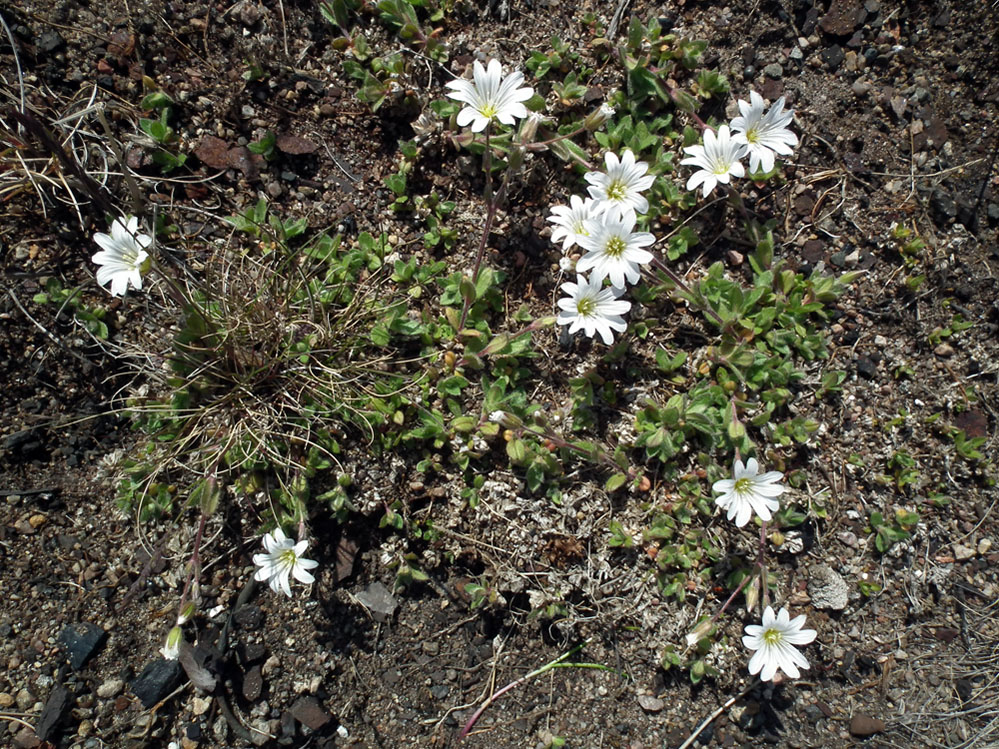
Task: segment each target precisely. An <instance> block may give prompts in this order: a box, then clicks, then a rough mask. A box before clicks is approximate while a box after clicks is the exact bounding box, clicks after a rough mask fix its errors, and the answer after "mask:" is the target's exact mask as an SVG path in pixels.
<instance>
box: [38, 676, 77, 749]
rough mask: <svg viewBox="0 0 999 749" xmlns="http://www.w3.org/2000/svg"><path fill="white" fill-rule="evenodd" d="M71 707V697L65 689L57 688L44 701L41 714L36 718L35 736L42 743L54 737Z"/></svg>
mask: <svg viewBox="0 0 999 749" xmlns="http://www.w3.org/2000/svg"><path fill="white" fill-rule="evenodd" d="M71 707H73V695H72V693H71V692H70V691H69V690H68V689H66V687H63V686H58V687H56V688H55V689H53V690H52V694H50V695H49V698H48V699H47V700H46V701H45V707H43V708H42V714H41V715H39V716H38V723H37V724H36V725H35V735H36V736H38V738H40V739H41V740H42V741H48V740H49V739H51V738H52V737H53V736H54V735H55V731H56V729H57V728H58V727H59V724H60V723H62V719H63V718H65V717H66V713H68V712H69V710H70V708H71Z"/></svg>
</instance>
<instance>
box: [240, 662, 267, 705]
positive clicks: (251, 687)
mask: <svg viewBox="0 0 999 749" xmlns="http://www.w3.org/2000/svg"><path fill="white" fill-rule="evenodd" d="M263 688H264V680H263V677H262V676H261V675H260V666H259V665H257V666H253V667H252V668H251V669H250V670H249V671H247V672H246V674H245V675H244V676H243V698H244V699H245V700H246V701H247V702H256V701H257V698H259V697H260V693H261V692H262V691H263Z"/></svg>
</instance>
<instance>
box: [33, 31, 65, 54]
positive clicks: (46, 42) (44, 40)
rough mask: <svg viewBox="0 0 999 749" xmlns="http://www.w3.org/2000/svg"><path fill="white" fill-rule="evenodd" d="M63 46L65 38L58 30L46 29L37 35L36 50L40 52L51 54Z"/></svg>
mask: <svg viewBox="0 0 999 749" xmlns="http://www.w3.org/2000/svg"><path fill="white" fill-rule="evenodd" d="M65 46H66V40H65V39H63V38H62V37H61V36H60V35H59V32H58V31H54V30H52V31H46V32H45V33H44V34H42V35H41V36H40V37H38V50H39V51H40V52H45V53H47V54H52V53H53V52H56V51H57V50H60V49H62V48H63V47H65Z"/></svg>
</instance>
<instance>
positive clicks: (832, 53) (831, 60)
mask: <svg viewBox="0 0 999 749" xmlns="http://www.w3.org/2000/svg"><path fill="white" fill-rule="evenodd" d="M845 56H846V55H845V53H844V52H843V48H842V47H840V46H839V45H838V44H834V45H832V46H831V47H827V48H826V49H824V50H823V51H822V61H823V62H824V63H825V64H826V67H828V68H829V70H836V68H838V67H839V66H840V64H841V63H842V62H843V58H844V57H845Z"/></svg>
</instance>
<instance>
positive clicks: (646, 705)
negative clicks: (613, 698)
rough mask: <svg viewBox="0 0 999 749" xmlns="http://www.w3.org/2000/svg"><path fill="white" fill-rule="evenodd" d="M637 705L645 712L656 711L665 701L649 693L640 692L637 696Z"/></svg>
mask: <svg viewBox="0 0 999 749" xmlns="http://www.w3.org/2000/svg"><path fill="white" fill-rule="evenodd" d="M638 705H639V707H641V708H642V709H643V710H644V711H645V712H647V713H658V712H660V711H661V710H662V709H663V708H664V707H666V703H665V702H663V701H662V700H661V699H659V698H658V697H653V696H652V695H649V694H642V695H639V696H638Z"/></svg>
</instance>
